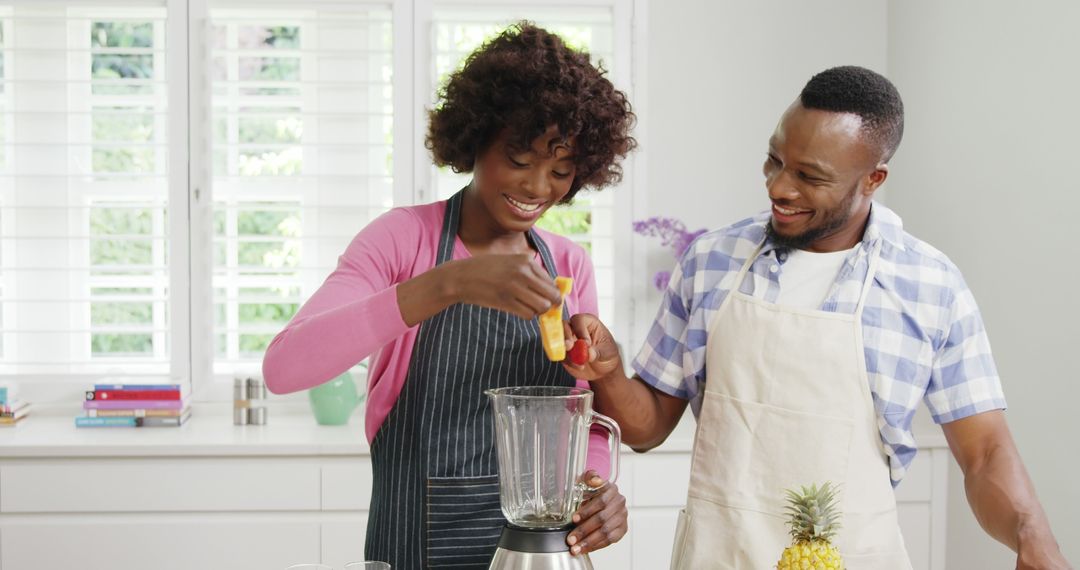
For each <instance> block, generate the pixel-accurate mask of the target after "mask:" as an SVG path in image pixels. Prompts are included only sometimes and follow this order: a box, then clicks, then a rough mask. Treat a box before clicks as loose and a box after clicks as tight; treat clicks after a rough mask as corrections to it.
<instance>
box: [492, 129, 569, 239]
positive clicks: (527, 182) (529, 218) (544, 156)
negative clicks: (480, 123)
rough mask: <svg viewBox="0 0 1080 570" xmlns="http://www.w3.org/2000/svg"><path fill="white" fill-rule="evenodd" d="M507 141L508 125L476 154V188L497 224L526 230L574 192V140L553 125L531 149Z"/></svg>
mask: <svg viewBox="0 0 1080 570" xmlns="http://www.w3.org/2000/svg"><path fill="white" fill-rule="evenodd" d="M509 141H510V136H509V133H508V132H507V131H505V130H504V131H503V132H501V133H499V135H498V136H496V137H495V140H494V141H492V143H491V144H490V145H488V147H487V148H486V149H484V150H483V151H482V152H481V153H480V155H479V156H477V157H476V162H475V164H474V165H473V181H472V190H473V192H475V193H476V196H477V197H479V198H480V201H481V202H482V203H483V204H484V207H485V209H486V210H487V212H488V213H489V215H490V217H491V221H492V222H494V224H495V226H496V227H497V228H498V229H500V230H502V231H504V232H525V231H528V230H529V228H531V227H532V226H533V224H535V223H536V220H538V219H539V218H540V216H542V215H543V214H544V212H546V211H547V210H548V208H550V207H551V206H553V205H555V204H558V203H559V201H560V200H562V199H563V197H564V196H566V194H567V193H569V192H570V186H571V185H572V184H573V182H574V175H575V174H576V168H575V165H574V160H573V149H572V146H571V145H572V142H569V141H565V140H563V138H562V136H561V135H560V134H559V131H558V129H557V128H555V127H554V126H552V127H549V128H548V129H547V131H545V132H544V134H542V135H540V136H539V137H537V138H536V139H535V140H533V141H532V144H531V146H530V147H529V148H526V149H521V148H514V146H513V145H511V144H510V143H509Z"/></svg>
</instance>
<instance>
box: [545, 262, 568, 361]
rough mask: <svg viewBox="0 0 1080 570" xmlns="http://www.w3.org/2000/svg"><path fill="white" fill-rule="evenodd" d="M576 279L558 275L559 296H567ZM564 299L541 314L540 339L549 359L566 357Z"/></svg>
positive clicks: (560, 359) (556, 281)
mask: <svg viewBox="0 0 1080 570" xmlns="http://www.w3.org/2000/svg"><path fill="white" fill-rule="evenodd" d="M573 285H574V280H573V279H571V278H569V277H556V278H555V286H556V287H558V288H559V296H560V297H562V298H565V297H566V296H567V295H569V294H570V290H571V288H573ZM562 305H563V304H562V301H559V304H558V305H552V306H551V308H550V309H548V310H547V311H546V312H544V313H542V314H541V315H540V340H541V342H542V343H543V345H544V352H545V353H546V354H547V357H548V360H551V361H552V362H559V361H562V360H565V359H566V335H565V333H564V332H563V320H562Z"/></svg>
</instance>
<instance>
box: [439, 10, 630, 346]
mask: <svg viewBox="0 0 1080 570" xmlns="http://www.w3.org/2000/svg"><path fill="white" fill-rule="evenodd" d="M520 20H529V21H532V22H534V23H536V24H537V25H538V26H541V27H544V28H546V29H547V30H549V31H551V32H554V33H556V34H559V36H561V37H562V38H563V40H564V41H565V42H566V43H567V44H568V45H570V46H571V47H574V48H577V49H583V50H585V51H588V52H589V54H590V56H591V61H592V62H593V64H594V65H596V64H600V65H602V66H603V67H604V69H606V70H608V78H609V79H612V80H613V81H615V77H614V72H615V71H616V67H615V66H616V65H618V64H619V62H617V61H615V18H614V13H613V8H612V7H610V6H573V5H564V6H557V7H551V6H544V5H540V4H536V5H533V4H525V3H513V4H509V5H499V6H490V7H483V6H468V5H460V6H459V5H456V4H439V5H437V6H436V7H435V9H434V13H433V17H432V22H433V27H432V34H433V37H432V41H431V46H432V54H431V57H432V60H431V67H430V69H431V77H432V85H433V86H435V88H436V89H437V88H438V87H439V86H442V85H444V84H445V82H446V79H447V77H448V76H449V75H450V73H451V72H453V71H455V70H457V69H459V68H460V67H461V65H462V63H463V62H464V59H465V57H466V56H468V55H469V53H471V52H472V51H473V50H474V49H476V48H477V47H479V46H480V45H482V44H483V43H484V42H485V41H486V40H488V39H490V38H491V37H493V36H495V35H496V34H498V33H499V32H500V31H502V30H504V29H505V28H506V27H507V26H508V25H510V24H513V23H514V22H517V21H520ZM615 82H616V85H617V86H618V85H619V84H618V82H617V81H615ZM435 93H436V92H435V90H432V93H431V98H430V101H429V106H431V105H434V103H435V101H436V95H435ZM431 168H432V175H431V179H432V180H433V182H434V186H435V195H436V196H437V197H438V198H439V199H445V198H448V197H450V196H451V195H453V194H454V193H455V192H457V191H458V190H460V189H461V188H462V187H463V186H465V185H466V184H468V183H469V180H470V179H471V176H470V175H468V174H455V173H454V172H453V171H452V170H450V169H449V168H435V167H433V166H432V167H431ZM628 190H629V189H627V191H628ZM619 193H620V191H619V188H617V187H612V188H606V189H604V190H603V191H601V192H595V193H594V192H590V191H588V190H583V191H581V192H579V193H578V195H577V197H576V198H575V200H574V204H572V205H569V206H557V207H555V208H552V209H550V210H548V212H547V213H545V214H544V216H543V217H542V218H541V219H540V221H539V222H538V224H537V225H539V226H540V227H541V228H544V229H547V230H550V231H553V232H555V233H558V234H562V235H564V236H566V237H568V238H570V239H572V240H574V241H576V242H578V243H579V244H581V245H582V246H584V247H585V249H586V250H587V251H588V252H589V253H590V255H591V256H592V261H593V265H594V267H595V269H596V284H597V292H598V296H599V302H600V307H599V309H600V316H601V318H602V319H604V322H605V324H607V325H608V326H609V327H611V328H612V329H613V330H616V331H618V332H622V331H623V328H622V327H624V325H625V323H623V322H621V320H622V314H621V313H617V312H616V311H615V293H616V291H615V248H614V232H615V226H614V200H615V199H616V196H617V195H618V194H619Z"/></svg>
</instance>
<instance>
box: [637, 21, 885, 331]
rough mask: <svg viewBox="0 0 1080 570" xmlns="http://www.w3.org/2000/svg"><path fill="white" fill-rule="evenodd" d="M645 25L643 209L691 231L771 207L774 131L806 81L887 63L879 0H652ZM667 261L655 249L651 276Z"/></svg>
mask: <svg viewBox="0 0 1080 570" xmlns="http://www.w3.org/2000/svg"><path fill="white" fill-rule="evenodd" d="M648 25H649V40H648V41H649V48H648V70H649V81H648V94H649V110H648V113H649V116H648V123H649V126H648V128H649V133H648V139H646V140H642V141H641V147H642V150H643V151H644V152H645V155H646V160H647V165H648V166H647V168H648V188H649V191H648V211H649V214H650V215H653V216H674V217H677V218H680V219H682V220H683V221H684V222H686V224H687V226H688V227H689V228H690V229H697V228H700V227H708V228H710V229H711V228H718V227H720V226H723V225H725V224H728V223H730V222H734V221H736V220H739V219H741V218H744V217H746V216H749V215H752V214H754V213H757V212H759V211H761V210H764V209H766V208H768V199H767V197H766V193H765V183H764V177H763V176H762V174H761V165H762V163H763V162H764V160H765V152H766V150H767V146H768V141H769V136H771V135H772V132H773V129H774V128H775V127H776V122H777V120H778V119H779V118H780V115H781V113H783V111H784V109H786V108H787V106H788V105H790V104H791V102H792V101H794V100H795V97H796V96H797V95H798V94H799V91H800V90H801V89H802V86H803V84H805V83H806V81H807V80H808V79H810V76H811V75H813V74H814V73H816V72H818V71H821V70H822V69H825V68H827V67H830V66H833V65H839V64H855V65H863V66H866V67H870V68H874V69H882V68H884V67H885V63H886V52H885V48H886V4H885V1H884V0H873V1H865V0H845V1H839V0H830V1H821V2H788V1H776V0H768V1H760V2H759V1H754V2H746V1H743V2H731V1H716V0H698V1H691V0H671V1H664V2H657V1H654V2H652V4H651V5H650V8H649V23H648ZM654 243H655V242H654ZM672 263H673V260H672V258H671V257H670V256H669V255H667V254H666V253H665V252H664V251H661V250H660V249H659V248H652V250H651V253H650V256H649V268H650V270H651V272H652V271H656V270H659V269H668V268H670V266H671V265H672ZM651 272H650V274H651ZM649 292H650V296H649V297H648V299H647V300H646V304H647V305H649V307H650V308H649V309H648V310H647V311H645V313H646V314H647V315H649V317H650V318H651V317H652V315H653V314H655V307H656V306H657V304H658V302H659V296H658V294H657V293H656V292H655V290H653V289H652V288H651V287H650V289H649ZM648 324H649V323H644V325H642V324H641V323H638V327H635V328H636V329H640V328H641V326H645V327H646V329H647V326H648ZM639 338H644V335H643V334H642V335H641V336H640V337H639ZM636 349H637V347H634V348H633V349H632V350H633V351H636Z"/></svg>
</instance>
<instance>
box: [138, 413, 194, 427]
mask: <svg viewBox="0 0 1080 570" xmlns="http://www.w3.org/2000/svg"><path fill="white" fill-rule="evenodd" d="M187 418H188V417H187V415H183V416H180V417H176V418H158V417H154V418H133V419H134V420H135V425H137V426H139V427H168V426H178V425H180V424H182V423H184V421H185V420H187Z"/></svg>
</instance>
